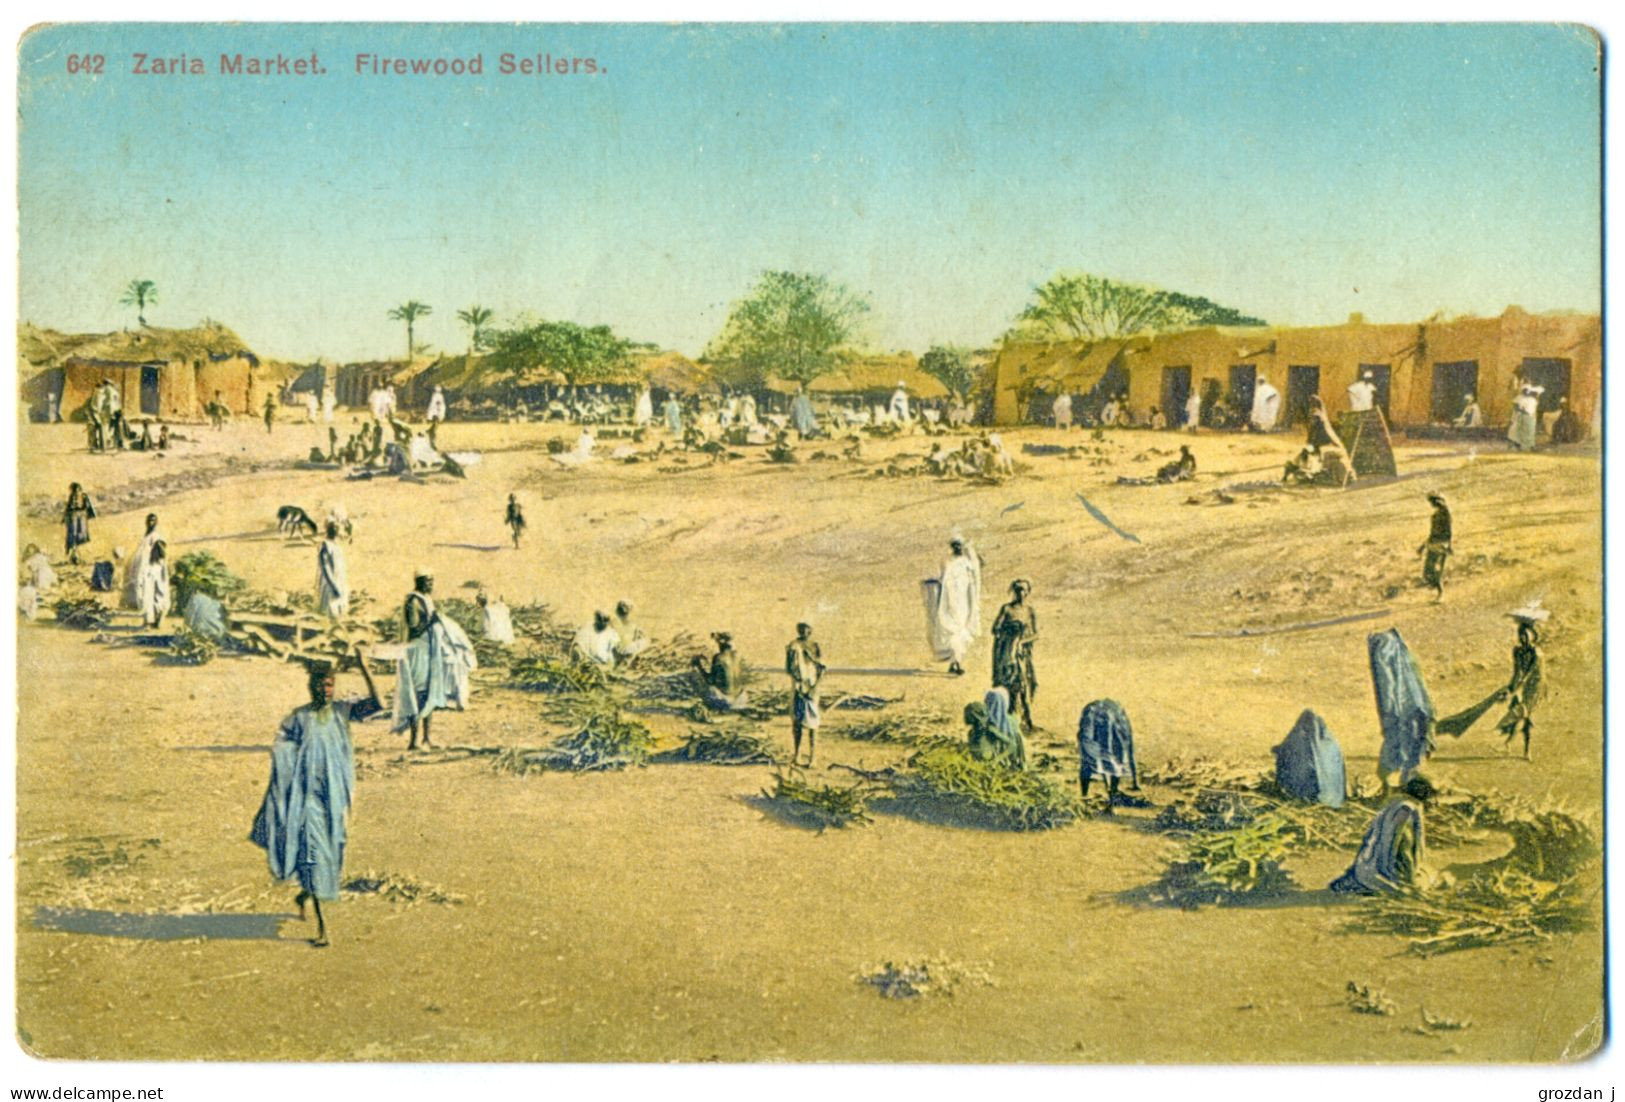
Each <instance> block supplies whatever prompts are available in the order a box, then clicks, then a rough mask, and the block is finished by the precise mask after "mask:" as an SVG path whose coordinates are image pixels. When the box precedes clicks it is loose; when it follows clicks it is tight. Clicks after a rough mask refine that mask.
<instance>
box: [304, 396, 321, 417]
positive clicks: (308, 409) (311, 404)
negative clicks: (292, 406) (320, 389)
mask: <svg viewBox="0 0 1625 1102" xmlns="http://www.w3.org/2000/svg"><path fill="white" fill-rule="evenodd" d="M318 405H319V403H318V402H317V399H316V395H314V394H306V395H305V420H306V421H309V422H310V423H311V424H315V423H316V413H317V409H318Z"/></svg>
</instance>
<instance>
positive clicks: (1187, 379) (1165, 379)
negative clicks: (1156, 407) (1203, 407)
mask: <svg viewBox="0 0 1625 1102" xmlns="http://www.w3.org/2000/svg"><path fill="white" fill-rule="evenodd" d="M1190 396H1191V369H1190V367H1189V366H1188V365H1187V366H1185V367H1165V368H1163V369H1162V415H1163V416H1164V417H1166V418H1167V419H1168V427H1169V428H1176V427H1178V426H1180V425H1183V424H1184V423H1185V403H1186V402H1188V401H1189V400H1190Z"/></svg>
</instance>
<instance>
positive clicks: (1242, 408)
mask: <svg viewBox="0 0 1625 1102" xmlns="http://www.w3.org/2000/svg"><path fill="white" fill-rule="evenodd" d="M1257 385H1258V368H1257V366H1256V365H1254V364H1236V365H1235V366H1233V367H1231V369H1230V394H1229V396H1228V398H1226V401H1228V402H1229V403H1230V411H1231V419H1232V421H1233V422H1234V423H1235V424H1237V425H1245V424H1246V423H1247V420H1248V418H1250V417H1251V416H1252V415H1253V388H1254V387H1255V386H1257Z"/></svg>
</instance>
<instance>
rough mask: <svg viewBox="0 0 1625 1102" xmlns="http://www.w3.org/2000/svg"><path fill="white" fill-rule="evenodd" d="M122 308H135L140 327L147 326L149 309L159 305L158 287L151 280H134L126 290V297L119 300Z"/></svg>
mask: <svg viewBox="0 0 1625 1102" xmlns="http://www.w3.org/2000/svg"><path fill="white" fill-rule="evenodd" d="M119 304H120V305H121V306H134V307H135V320H136V322H137V323H139V324H140V325H143V326H145V325H146V324H147V317H146V313H147V307H148V306H156V305H157V304H158V285H157V284H156V283H154V282H153V281H152V280H150V279H132V280H130V282H129V283H128V284H127V285H126V286H125V288H124V297H122V298H120V299H119Z"/></svg>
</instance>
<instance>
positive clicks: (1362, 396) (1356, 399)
mask: <svg viewBox="0 0 1625 1102" xmlns="http://www.w3.org/2000/svg"><path fill="white" fill-rule="evenodd" d="M1376 400H1377V388H1376V387H1375V386H1373V385H1372V384H1371V381H1370V380H1369V379H1356V380H1354V382H1352V383H1350V384H1349V409H1351V410H1353V411H1354V412H1355V413H1363V412H1364V411H1366V410H1368V409H1370V408H1371V407H1372V405H1373V404H1374V403H1375V402H1376Z"/></svg>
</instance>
